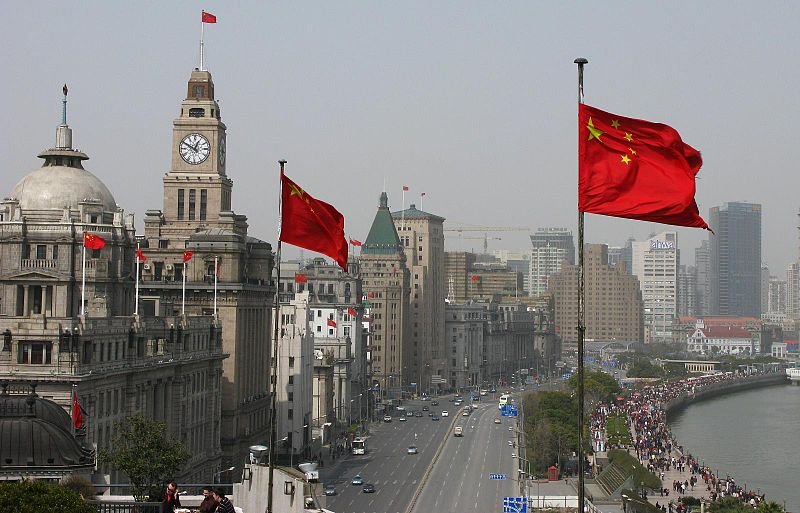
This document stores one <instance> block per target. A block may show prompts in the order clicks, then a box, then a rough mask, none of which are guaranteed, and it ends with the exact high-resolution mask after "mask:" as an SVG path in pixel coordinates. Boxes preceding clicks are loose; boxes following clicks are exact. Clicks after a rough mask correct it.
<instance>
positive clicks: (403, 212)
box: [400, 185, 406, 243]
mask: <svg viewBox="0 0 800 513" xmlns="http://www.w3.org/2000/svg"><path fill="white" fill-rule="evenodd" d="M400 229H401V230H402V231H403V234H405V231H406V186H405V185H404V186H403V202H402V206H401V208H400ZM402 241H403V237H400V242H401V243H402Z"/></svg>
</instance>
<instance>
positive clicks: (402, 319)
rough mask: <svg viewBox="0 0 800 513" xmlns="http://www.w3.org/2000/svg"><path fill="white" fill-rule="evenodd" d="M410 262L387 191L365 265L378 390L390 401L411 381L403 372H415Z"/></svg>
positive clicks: (364, 251)
mask: <svg viewBox="0 0 800 513" xmlns="http://www.w3.org/2000/svg"><path fill="white" fill-rule="evenodd" d="M406 261H407V260H406V254H405V251H404V247H403V243H402V242H401V241H400V236H399V235H398V234H397V230H396V229H395V224H394V221H393V220H392V214H391V212H389V198H388V196H387V195H386V193H385V192H382V193H381V196H380V202H379V205H378V211H377V212H376V213H375V219H373V221H372V226H371V227H370V229H369V234H368V235H367V238H366V240H365V241H364V244H363V245H362V246H361V256H360V261H359V263H360V266H361V280H362V281H361V283H362V285H361V286H362V290H363V294H364V297H365V301H364V305H365V315H366V316H367V317H368V318H369V319H370V321H371V323H372V324H371V329H372V340H371V342H370V348H371V350H370V362H371V364H372V386H373V387H375V386H377V387H379V388H380V390H381V391H382V393H383V394H388V395H389V396H390V397H400V395H401V390H402V383H404V382H405V379H406V377H407V376H403V372H404V371H405V372H406V373H408V372H409V371H408V369H407V367H408V360H409V359H410V358H411V357H413V352H412V351H411V349H412V348H410V347H409V346H410V344H409V343H408V339H409V337H408V321H409V291H410V283H411V277H410V272H409V269H408V267H407V265H406ZM417 349H418V350H419V348H417ZM409 352H411V354H409ZM409 381H410V380H409Z"/></svg>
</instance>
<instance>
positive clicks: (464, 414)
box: [461, 410, 469, 417]
mask: <svg viewBox="0 0 800 513" xmlns="http://www.w3.org/2000/svg"><path fill="white" fill-rule="evenodd" d="M461 416H462V417H469V410H464V412H463V413H462V414H461Z"/></svg>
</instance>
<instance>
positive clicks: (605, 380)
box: [567, 371, 630, 404]
mask: <svg viewBox="0 0 800 513" xmlns="http://www.w3.org/2000/svg"><path fill="white" fill-rule="evenodd" d="M629 374H630V373H629ZM567 384H568V385H569V387H570V388H572V389H573V390H577V388H578V375H577V374H573V375H572V377H570V378H569V381H568V382H567ZM583 391H584V394H586V398H587V399H588V400H589V402H590V404H597V403H598V402H611V401H613V400H614V397H616V395H617V394H619V383H617V380H616V379H614V376H612V375H610V374H607V373H605V372H592V371H588V372H587V371H584V376H583Z"/></svg>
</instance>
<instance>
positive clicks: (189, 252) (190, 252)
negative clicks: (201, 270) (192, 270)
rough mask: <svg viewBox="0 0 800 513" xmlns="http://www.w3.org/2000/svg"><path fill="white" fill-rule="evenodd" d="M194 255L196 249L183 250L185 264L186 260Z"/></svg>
mask: <svg viewBox="0 0 800 513" xmlns="http://www.w3.org/2000/svg"><path fill="white" fill-rule="evenodd" d="M193 256H194V251H184V252H183V263H184V264H185V263H186V262H188V261H189V260H191V259H192V257H193Z"/></svg>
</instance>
